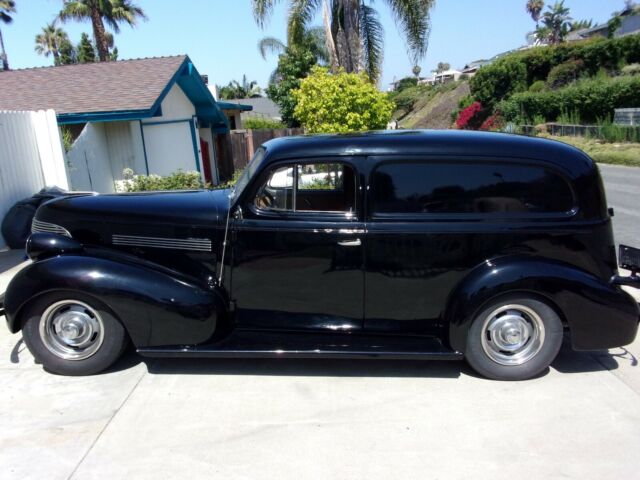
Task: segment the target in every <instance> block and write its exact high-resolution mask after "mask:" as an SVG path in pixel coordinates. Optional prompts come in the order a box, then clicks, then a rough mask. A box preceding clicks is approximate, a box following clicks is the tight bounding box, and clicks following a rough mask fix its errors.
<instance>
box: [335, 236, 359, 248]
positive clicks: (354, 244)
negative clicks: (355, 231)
mask: <svg viewBox="0 0 640 480" xmlns="http://www.w3.org/2000/svg"><path fill="white" fill-rule="evenodd" d="M338 245H340V246H341V247H359V246H360V245H362V240H360V239H359V238H356V239H355V240H340V241H339V242H338Z"/></svg>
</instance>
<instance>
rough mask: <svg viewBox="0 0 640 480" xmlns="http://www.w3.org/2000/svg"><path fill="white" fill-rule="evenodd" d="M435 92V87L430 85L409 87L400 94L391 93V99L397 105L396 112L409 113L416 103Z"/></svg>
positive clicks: (396, 92)
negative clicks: (403, 111)
mask: <svg viewBox="0 0 640 480" xmlns="http://www.w3.org/2000/svg"><path fill="white" fill-rule="evenodd" d="M432 90H433V87H431V86H429V85H416V86H414V87H408V88H405V89H404V90H402V91H400V92H398V91H395V92H391V93H390V94H389V99H390V100H391V101H392V102H393V103H395V107H396V110H405V111H409V110H411V109H412V108H413V106H414V105H415V103H416V102H417V101H418V100H419V99H420V98H422V97H424V96H425V95H429V93H430V92H431V91H432Z"/></svg>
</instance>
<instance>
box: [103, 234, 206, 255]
mask: <svg viewBox="0 0 640 480" xmlns="http://www.w3.org/2000/svg"><path fill="white" fill-rule="evenodd" d="M112 241H113V244H114V245H124V246H130V247H150V248H166V249H170V250H193V251H197V252H210V251H211V240H209V239H208V238H168V237H141V236H135V235H113V236H112Z"/></svg>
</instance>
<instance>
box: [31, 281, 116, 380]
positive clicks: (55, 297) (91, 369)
mask: <svg viewBox="0 0 640 480" xmlns="http://www.w3.org/2000/svg"><path fill="white" fill-rule="evenodd" d="M66 301H77V302H81V303H83V304H85V305H87V306H89V307H90V308H91V309H92V310H93V311H95V313H96V314H97V316H98V317H99V318H100V321H101V328H102V329H103V330H104V335H103V338H102V341H101V343H100V344H99V346H97V350H95V352H94V353H92V354H91V355H90V356H89V357H87V358H83V359H75V360H70V359H65V358H62V357H61V356H59V355H57V354H56V353H53V352H52V351H51V350H50V348H48V347H47V346H46V345H45V341H44V340H43V334H41V322H43V321H44V319H43V314H44V313H45V312H46V311H47V309H49V308H50V307H51V306H53V305H55V304H58V303H60V302H66ZM45 336H46V334H45ZM22 337H23V339H24V343H25V344H26V345H27V347H28V348H29V351H30V352H31V354H32V355H33V356H34V358H35V360H36V362H38V363H41V364H42V366H43V367H44V369H45V370H47V371H48V372H51V373H57V374H60V375H69V376H82V375H94V374H96V373H99V372H101V371H103V370H105V369H107V368H109V367H110V366H111V365H113V363H115V361H116V360H118V358H120V356H121V355H122V353H123V352H124V350H125V349H126V347H127V344H128V343H129V338H128V335H127V332H126V331H125V329H124V327H123V326H122V324H121V323H120V322H119V321H118V320H117V319H116V318H115V317H114V315H113V313H112V312H111V311H110V310H109V309H108V308H107V307H106V306H105V305H104V304H103V303H102V302H100V301H98V300H96V299H95V298H93V297H90V296H88V295H84V294H81V293H77V292H69V293H66V292H56V293H51V294H46V295H43V296H41V297H38V298H36V299H34V300H33V301H32V302H31V303H29V304H27V305H26V306H25V310H24V313H23V314H22Z"/></svg>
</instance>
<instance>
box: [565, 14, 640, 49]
mask: <svg viewBox="0 0 640 480" xmlns="http://www.w3.org/2000/svg"><path fill="white" fill-rule="evenodd" d="M616 17H617V18H618V19H619V20H620V26H619V27H618V28H617V29H616V31H615V32H614V34H613V36H614V37H624V36H626V35H633V34H634V33H638V32H640V6H638V5H630V6H628V7H626V8H625V9H624V10H622V11H621V12H619V13H617V14H614V16H613V18H616ZM613 18H612V19H613ZM610 21H611V20H610ZM608 36H609V22H607V23H602V24H600V25H596V26H595V27H592V28H586V29H583V30H578V31H575V32H571V33H570V34H569V35H568V36H567V40H568V41H577V40H584V39H586V38H593V37H608Z"/></svg>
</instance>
